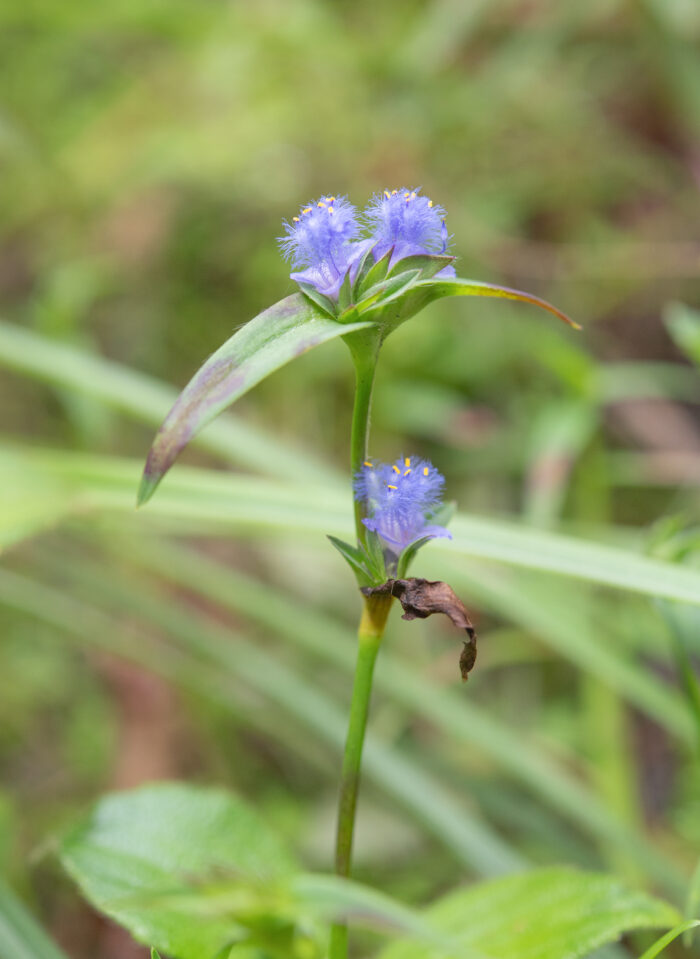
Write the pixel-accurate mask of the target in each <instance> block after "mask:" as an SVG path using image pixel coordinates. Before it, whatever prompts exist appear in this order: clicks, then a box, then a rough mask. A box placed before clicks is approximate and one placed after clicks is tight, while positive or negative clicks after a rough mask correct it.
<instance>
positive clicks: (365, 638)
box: [328, 596, 392, 959]
mask: <svg viewBox="0 0 700 959" xmlns="http://www.w3.org/2000/svg"><path fill="white" fill-rule="evenodd" d="M391 601H392V597H391V596H369V597H367V598H366V599H365V605H364V609H363V611H362V618H361V620H360V627H359V629H358V634H357V636H358V651H357V665H356V667H355V680H354V683H353V688H352V703H351V705H350V719H349V722H348V734H347V739H346V741H345V755H344V757H343V771H342V777H341V781H340V799H339V803H338V831H337V836H336V846H335V871H336V874H337V875H338V876H349V875H350V864H351V860H352V840H353V834H354V832H355V811H356V809H357V794H358V790H359V786H360V765H361V762H362V747H363V745H364V741H365V729H366V728H367V715H368V712H369V704H370V698H371V695H372V676H373V674H374V664H375V661H376V659H377V653H378V652H379V647H380V645H381V642H382V636H383V635H384V627H385V626H386V621H387V617H388V615H389V610H390V608H391ZM347 954H348V927H347V925H346V924H345V923H336V924H335V925H333V926H332V927H331V939H330V948H329V953H328V956H329V959H346V957H347Z"/></svg>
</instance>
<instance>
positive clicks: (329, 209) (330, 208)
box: [328, 205, 333, 216]
mask: <svg viewBox="0 0 700 959" xmlns="http://www.w3.org/2000/svg"><path fill="white" fill-rule="evenodd" d="M332 212H333V206H332V205H331V206H329V207H328V215H329V216H330V215H331V213H332Z"/></svg>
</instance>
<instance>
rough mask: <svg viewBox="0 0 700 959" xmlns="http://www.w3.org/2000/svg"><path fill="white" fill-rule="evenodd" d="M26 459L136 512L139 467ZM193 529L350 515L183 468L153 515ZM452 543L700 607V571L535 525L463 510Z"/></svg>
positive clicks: (285, 490) (110, 506)
mask: <svg viewBox="0 0 700 959" xmlns="http://www.w3.org/2000/svg"><path fill="white" fill-rule="evenodd" d="M8 457H10V458H12V459H15V460H17V459H18V458H19V459H21V460H23V461H24V462H26V464H27V468H28V469H29V468H32V466H33V469H34V473H35V474H36V475H38V474H39V473H41V472H43V474H44V475H45V476H46V479H47V482H49V481H51V479H52V477H61V478H62V479H63V480H64V481H66V483H67V484H68V489H69V490H70V489H71V488H72V492H71V493H67V494H66V496H67V503H66V514H65V515H70V513H71V512H76V511H78V510H79V511H81V512H84V511H86V510H99V511H114V512H116V513H120V514H123V513H125V512H126V513H131V512H132V511H133V505H132V504H133V499H132V492H133V489H134V484H135V482H136V479H137V476H138V465H137V464H135V463H134V462H133V461H129V460H121V459H109V458H103V457H92V456H83V455H80V454H67V453H63V452H61V453H54V452H49V451H36V450H32V451H19V450H16V451H12V452H6V453H2V452H0V468H1V467H2V466H3V465H4V463H3V460H6V459H7V458H8ZM149 513H150V514H152V515H153V517H154V518H155V517H158V518H163V519H167V520H171V521H174V522H175V523H176V524H177V525H178V526H179V527H180V528H182V529H187V530H190V531H192V532H203V531H208V532H213V533H221V532H229V531H230V530H232V529H233V530H237V531H239V532H249V533H250V532H253V533H256V534H260V533H269V532H277V533H285V532H293V533H305V534H314V535H317V536H325V535H326V534H328V533H331V534H333V535H336V534H337V535H339V536H345V537H346V538H347V536H348V535H350V532H349V531H350V528H351V521H350V509H349V507H348V503H347V501H346V497H345V496H343V493H342V490H339V489H338V488H337V487H336V486H330V487H326V486H312V485H305V486H297V485H292V484H287V483H280V482H273V481H270V480H260V479H257V478H251V477H245V476H230V475H226V476H222V475H221V474H218V473H215V472H213V471H206V470H196V469H191V468H185V467H183V468H182V469H181V470H179V471H178V475H177V477H173V479H172V481H171V482H170V483H169V484H168V488H167V489H165V490H164V491H163V494H162V495H161V496H160V497H159V498H158V499H157V500H156V501H155V502H154V504H153V507H152V508H151V510H150V511H149ZM451 530H452V533H453V539H452V540H444V539H443V540H436V541H435V542H434V543H431V544H430V546H429V547H427V549H430V550H431V551H434V552H435V553H445V554H449V555H450V556H452V557H458V556H463V557H470V558H479V559H493V560H496V561H498V562H502V563H507V564H509V565H513V566H522V567H525V568H528V569H536V570H540V571H543V572H548V573H556V574H563V575H567V576H573V577H575V578H578V579H585V580H589V581H590V582H594V583H601V584H603V585H606V586H615V587H619V588H621V589H627V590H630V591H632V592H636V593H643V594H645V595H648V596H660V597H663V598H665V599H676V600H680V601H681V602H686V603H692V604H693V605H696V606H697V605H700V572H699V571H698V570H694V569H690V568H688V567H686V566H682V565H680V564H676V563H670V562H666V561H663V560H658V559H650V558H648V557H646V556H643V555H642V554H641V553H637V552H634V551H632V550H630V549H623V548H621V547H618V546H610V545H608V544H605V543H597V542H595V541H591V540H585V539H580V538H574V537H572V536H565V535H562V534H558V533H553V532H548V531H543V530H538V529H532V528H531V527H527V526H523V525H522V524H519V523H517V522H514V521H506V520H500V519H491V518H489V519H484V518H482V517H477V516H468V515H465V514H457V515H456V516H455V518H454V520H453V522H452V523H451Z"/></svg>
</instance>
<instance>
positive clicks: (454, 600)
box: [361, 577, 476, 681]
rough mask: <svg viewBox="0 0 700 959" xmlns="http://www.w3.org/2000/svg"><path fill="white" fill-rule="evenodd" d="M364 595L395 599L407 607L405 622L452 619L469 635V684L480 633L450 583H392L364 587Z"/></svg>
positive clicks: (465, 672) (464, 662)
mask: <svg viewBox="0 0 700 959" xmlns="http://www.w3.org/2000/svg"><path fill="white" fill-rule="evenodd" d="M361 592H362V593H363V594H364V595H365V596H378V595H386V594H387V593H388V594H390V595H391V596H395V597H396V598H397V599H398V601H399V602H400V603H401V605H402V606H403V610H404V613H403V616H402V617H401V618H402V619H409V620H410V619H427V618H428V616H432V615H433V613H444V615H445V616H449V618H450V619H451V620H452V622H453V623H454V624H455V626H456V627H457V628H458V629H463V630H465V631H466V633H467V636H468V637H469V638H468V639H467V640H465V643H464V648H463V649H462V654H461V656H460V657H459V668H460V672H461V674H462V679H463V680H464V681H466V680H467V678H468V676H469V673H470V671H471V670H472V669H473V667H474V662H475V661H476V630H475V629H474V627H473V626H472V624H471V620H470V619H469V614H468V613H467V610H466V607H465V605H464V603H463V602H462V600H461V599H459V597H458V596H457V595H456V594H455V592H454V590H453V589H452V587H451V586H448V585H447V583H443V582H440V581H439V580H438V581H431V580H429V579H417V578H415V577H413V578H411V579H388V580H387V581H386V583H382V585H381V586H364V587H363V588H362V590H361Z"/></svg>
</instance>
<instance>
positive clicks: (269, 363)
mask: <svg viewBox="0 0 700 959" xmlns="http://www.w3.org/2000/svg"><path fill="white" fill-rule="evenodd" d="M368 325H369V324H367V323H355V324H347V323H346V324H339V323H337V322H335V321H334V320H331V319H329V318H328V317H327V316H326V315H324V314H323V313H321V311H320V309H318V308H316V307H315V306H314V305H313V304H312V303H310V302H309V301H308V300H307V299H305V297H303V296H302V295H301V294H300V293H295V294H293V295H292V296H288V297H287V298H286V299H284V300H280V301H279V303H275V305H274V306H271V307H270V308H269V309H267V310H265V311H264V312H263V313H260V315H259V316H256V317H255V319H253V320H251V321H250V322H249V323H246V324H245V326H243V327H241V329H239V330H238V331H237V332H236V333H234V334H233V336H232V337H231V338H230V339H228V340H227V341H226V342H225V343H224V344H223V346H221V347H220V348H219V349H218V350H217V351H216V353H214V354H213V355H212V356H210V357H209V359H208V360H207V361H206V363H204V365H203V366H201V367H200V368H199V370H198V371H197V373H195V375H194V376H193V377H192V379H191V380H190V382H189V383H188V384H187V386H186V387H185V389H184V390H183V391H182V393H181V394H180V396H179V397H178V399H177V401H176V403H175V405H174V406H173V408H172V409H171V410H170V412H169V413H168V415H167V417H166V418H165V420H164V422H163V424H162V426H161V427H160V429H159V430H158V433H157V435H156V438H155V441H154V443H153V446H152V447H151V450H150V452H149V454H148V459H147V461H146V467H145V469H144V473H143V478H142V480H141V486H140V488H139V494H138V503H139V504H140V503H144V502H146V500H148V499H149V498H150V497H151V496H152V495H153V492H154V490H155V488H156V486H157V485H158V483H159V482H160V480H161V479H162V478H163V476H164V475H165V473H166V472H167V471H168V470H169V469H170V467H171V466H172V464H173V463H174V462H175V459H176V458H177V456H178V455H179V453H180V452H181V450H182V449H183V448H184V447H185V446H186V445H187V444H188V443H189V442H190V440H191V439H192V438H193V437H194V436H196V435H197V433H199V431H200V430H201V429H202V428H203V427H204V426H206V424H207V423H209V422H211V420H213V419H214V418H215V417H216V416H218V415H219V413H221V412H222V411H223V410H225V409H226V407H227V406H230V405H231V403H233V402H234V401H235V400H237V399H238V398H239V396H242V395H243V394H244V393H246V392H247V391H248V390H249V389H250V388H251V387H253V386H255V384H256V383H259V382H260V381H261V380H263V379H265V377H266V376H268V375H269V374H270V373H272V372H273V371H274V370H276V369H279V367H280V366H283V365H284V364H285V363H288V362H289V361H290V360H292V359H294V358H295V357H297V356H300V355H301V354H302V353H306V352H307V351H308V350H310V349H313V348H314V347H315V346H318V345H319V344H321V343H325V342H326V341H327V340H331V339H333V338H334V337H338V336H345V335H346V334H347V333H348V332H352V331H353V330H360V329H365V328H366V327H367V326H368Z"/></svg>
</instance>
